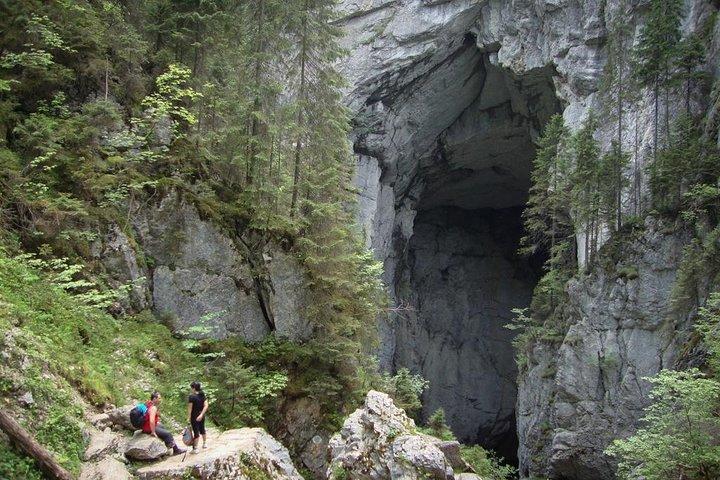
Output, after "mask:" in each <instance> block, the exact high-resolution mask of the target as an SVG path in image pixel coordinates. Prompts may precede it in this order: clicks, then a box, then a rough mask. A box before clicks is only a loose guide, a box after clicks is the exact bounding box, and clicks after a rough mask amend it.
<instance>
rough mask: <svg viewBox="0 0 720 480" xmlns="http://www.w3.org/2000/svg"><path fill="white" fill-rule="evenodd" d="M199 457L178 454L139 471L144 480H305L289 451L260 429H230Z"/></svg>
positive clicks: (211, 443)
mask: <svg viewBox="0 0 720 480" xmlns="http://www.w3.org/2000/svg"><path fill="white" fill-rule="evenodd" d="M208 441H209V445H210V447H209V448H208V449H207V450H201V451H200V453H198V454H195V455H193V454H188V455H187V456H183V455H177V456H174V457H170V458H168V459H166V460H164V461H162V462H160V463H156V464H154V465H150V466H147V467H142V468H140V469H139V470H138V471H137V476H138V478H140V479H141V480H151V479H163V480H170V479H178V480H180V479H184V478H188V477H192V478H197V479H201V480H236V479H241V480H243V479H245V480H250V479H254V478H267V479H271V480H302V476H301V475H300V474H299V473H298V471H297V470H296V469H295V467H294V466H293V464H292V461H291V460H290V455H289V454H288V451H287V449H285V447H283V446H282V445H281V444H280V443H278V442H277V440H275V439H274V438H272V437H271V436H270V435H268V434H267V433H266V432H265V431H264V430H262V429H260V428H242V429H239V430H228V431H226V432H223V433H221V434H220V435H219V436H217V437H215V438H213V437H212V436H211V437H210V438H209V440H208Z"/></svg>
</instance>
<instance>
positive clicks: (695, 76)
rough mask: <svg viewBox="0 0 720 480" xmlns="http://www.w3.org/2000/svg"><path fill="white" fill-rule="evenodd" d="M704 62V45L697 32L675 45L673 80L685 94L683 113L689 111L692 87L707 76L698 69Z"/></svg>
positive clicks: (687, 113)
mask: <svg viewBox="0 0 720 480" xmlns="http://www.w3.org/2000/svg"><path fill="white" fill-rule="evenodd" d="M704 62H705V45H704V44H703V42H702V39H701V38H700V36H699V35H698V34H695V33H693V34H692V35H690V36H688V37H687V38H684V39H683V40H682V41H681V42H680V43H679V44H678V46H677V52H676V58H675V67H676V71H675V74H674V77H673V78H674V80H675V81H676V82H677V83H679V84H681V85H682V86H683V90H684V96H685V114H686V115H690V113H691V102H690V101H691V97H692V89H693V86H695V84H697V83H698V82H700V81H702V80H703V79H705V78H706V77H707V74H706V73H705V72H704V71H702V70H700V66H701V65H702V64H703V63H704Z"/></svg>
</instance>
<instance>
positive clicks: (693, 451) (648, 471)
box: [607, 369, 720, 480]
mask: <svg viewBox="0 0 720 480" xmlns="http://www.w3.org/2000/svg"><path fill="white" fill-rule="evenodd" d="M649 381H650V382H652V383H653V390H652V392H651V394H650V398H651V399H652V402H653V403H652V404H651V405H650V407H648V408H647V409H646V411H645V416H644V417H643V422H644V423H645V427H644V428H642V429H640V430H638V431H637V433H635V435H633V436H631V437H630V438H628V439H625V440H615V441H614V442H613V444H612V445H611V446H610V447H609V448H608V449H607V453H608V454H610V455H613V456H616V457H618V458H619V460H620V464H619V466H618V474H619V476H620V477H621V478H626V479H634V478H640V477H642V478H645V479H646V480H667V479H669V478H683V479H688V480H694V479H697V480H711V479H714V478H718V476H720V446H718V443H717V441H718V437H717V435H718V432H720V418H718V416H717V409H718V407H720V383H718V382H717V381H715V380H713V379H710V378H706V377H705V376H704V375H703V374H702V373H701V372H700V371H698V370H696V369H692V370H689V371H683V372H674V371H668V370H664V371H662V372H660V374H658V376H657V377H654V378H651V379H649Z"/></svg>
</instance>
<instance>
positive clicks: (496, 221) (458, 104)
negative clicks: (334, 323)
mask: <svg viewBox="0 0 720 480" xmlns="http://www.w3.org/2000/svg"><path fill="white" fill-rule="evenodd" d="M453 48H454V50H452V51H449V52H448V53H447V57H446V58H445V59H444V60H443V61H441V62H439V63H438V64H437V66H436V67H434V68H432V69H429V70H428V71H427V73H426V74H425V75H423V76H420V77H415V78H413V79H412V80H411V81H408V83H407V84H405V85H400V84H398V79H391V80H389V81H387V82H379V83H378V89H377V91H375V92H374V93H373V94H372V95H371V96H370V98H371V100H369V101H368V104H367V105H366V110H365V111H364V112H363V115H362V116H361V117H362V118H361V119H359V120H358V124H362V125H371V126H372V128H371V129H370V130H369V133H362V134H359V135H358V138H357V140H356V141H355V151H356V152H357V153H358V154H359V155H360V156H361V157H362V159H361V163H362V165H364V168H365V170H364V172H363V175H364V176H361V179H362V180H361V181H360V182H359V183H360V184H361V185H372V181H371V179H373V178H377V179H378V180H377V181H378V182H379V184H378V186H377V187H374V189H370V188H369V187H363V188H361V190H362V192H363V193H364V194H365V195H366V200H365V201H366V203H365V205H366V207H367V206H368V205H369V208H373V207H374V206H376V208H377V212H376V213H370V214H368V213H365V214H364V215H365V216H364V217H363V219H362V220H363V222H364V224H366V225H368V226H369V230H370V231H372V232H373V233H372V235H371V238H370V243H371V244H372V246H373V248H375V249H376V251H377V252H379V256H380V257H381V258H383V260H384V265H385V273H386V281H387V283H388V284H389V285H390V293H391V296H392V297H393V299H394V301H395V302H396V304H398V305H406V306H408V307H409V308H408V309H407V311H403V312H401V313H398V314H396V315H395V316H394V317H393V318H392V319H391V320H390V321H389V322H388V323H387V324H386V325H383V324H382V322H381V347H380V352H379V357H380V361H381V365H383V367H384V368H386V369H389V370H394V371H397V370H398V369H400V368H408V369H410V370H411V371H412V372H414V373H418V374H421V375H422V376H423V377H424V378H425V379H427V380H428V381H429V382H430V387H429V389H428V390H427V391H426V392H425V393H424V395H423V403H424V407H423V412H422V416H423V419H422V420H427V419H428V417H429V416H430V415H432V413H434V412H435V411H436V410H437V409H438V408H443V409H444V411H445V414H446V420H447V422H448V424H449V426H450V427H451V429H452V430H453V432H454V434H455V435H456V436H457V438H458V439H459V440H460V441H462V442H464V443H470V444H479V445H482V446H483V447H485V448H488V449H491V450H493V451H495V452H496V453H497V454H498V455H499V456H502V457H504V458H505V460H506V461H507V462H508V463H512V464H515V465H517V449H518V436H517V431H516V420H515V408H516V407H515V406H516V399H517V378H516V377H517V370H516V365H515V360H514V351H513V346H512V339H513V332H512V331H510V330H509V329H506V328H504V326H505V325H506V324H507V323H509V322H510V321H511V319H512V317H513V314H512V309H513V308H523V307H526V306H528V305H529V303H530V300H531V297H532V291H533V289H534V287H535V285H536V284H537V281H538V280H539V278H540V276H541V274H542V258H529V259H528V258H523V257H521V256H519V255H518V253H517V251H518V246H519V242H520V238H521V237H522V235H523V228H522V218H521V215H522V211H523V208H524V204H525V202H526V200H527V196H528V191H529V188H530V172H531V167H532V159H533V157H534V155H535V141H536V140H537V138H538V136H539V134H540V132H541V130H542V128H543V126H544V125H545V124H546V123H547V122H548V120H549V119H550V117H551V116H552V115H553V114H554V113H557V112H559V111H561V105H560V101H559V100H558V98H557V96H556V93H555V87H554V83H553V76H554V75H555V71H554V69H553V68H552V67H546V68H538V69H536V70H533V71H530V72H528V73H526V74H523V75H522V76H518V75H515V74H514V73H512V72H510V71H508V70H506V69H504V68H501V67H498V66H496V65H494V64H493V61H492V60H493V58H492V57H493V55H495V54H494V53H493V52H485V51H481V50H479V49H477V47H475V45H474V43H473V42H472V38H465V41H463V42H462V45H457V46H456V47H453ZM383 209H390V210H392V213H390V214H388V213H387V211H386V210H383ZM383 329H384V330H383Z"/></svg>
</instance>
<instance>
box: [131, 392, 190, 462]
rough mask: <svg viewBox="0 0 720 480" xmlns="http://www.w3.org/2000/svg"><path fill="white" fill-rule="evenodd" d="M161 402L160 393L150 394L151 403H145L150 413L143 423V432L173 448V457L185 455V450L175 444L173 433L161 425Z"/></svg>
mask: <svg viewBox="0 0 720 480" xmlns="http://www.w3.org/2000/svg"><path fill="white" fill-rule="evenodd" d="M161 401H162V396H161V395H160V392H157V391H155V392H153V393H152V394H150V401H148V402H145V405H146V406H147V409H148V411H147V414H146V415H145V422H144V423H143V426H142V431H143V432H144V433H147V434H148V435H152V436H153V437H156V438H159V439H160V440H162V441H163V442H165V446H166V447H168V448H170V447H172V450H173V455H177V454H179V453H184V452H185V450H184V449H182V448H179V447H178V446H177V445H176V444H175V439H174V438H173V436H172V433H170V432H169V431H167V430H166V429H165V428H164V427H163V426H162V425H160V411H159V407H160V402H161Z"/></svg>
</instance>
